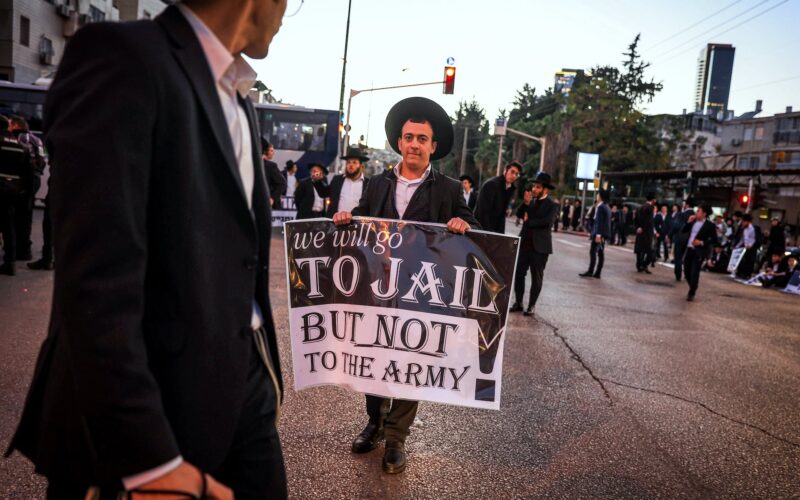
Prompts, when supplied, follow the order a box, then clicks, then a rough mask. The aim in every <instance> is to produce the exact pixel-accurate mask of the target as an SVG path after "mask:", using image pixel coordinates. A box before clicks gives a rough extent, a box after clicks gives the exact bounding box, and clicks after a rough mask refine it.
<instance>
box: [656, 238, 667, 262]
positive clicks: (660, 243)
mask: <svg viewBox="0 0 800 500" xmlns="http://www.w3.org/2000/svg"><path fill="white" fill-rule="evenodd" d="M662 248H663V249H664V260H668V259H669V244H667V237H666V236H660V237H658V238H657V239H656V259H660V258H661V249H662Z"/></svg>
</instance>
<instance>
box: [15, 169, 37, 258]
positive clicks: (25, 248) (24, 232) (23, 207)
mask: <svg viewBox="0 0 800 500" xmlns="http://www.w3.org/2000/svg"><path fill="white" fill-rule="evenodd" d="M41 185H42V180H41V179H40V178H39V176H38V175H37V176H34V177H33V179H32V180H31V183H30V185H29V186H28V189H27V190H26V191H25V193H23V194H22V195H21V196H19V197H18V198H17V203H16V205H17V206H16V213H15V214H14V224H15V226H16V231H17V255H18V256H22V255H25V256H29V255H30V253H31V245H32V244H33V242H32V241H31V229H32V226H33V201H34V197H35V196H36V193H37V191H39V188H40V187H41Z"/></svg>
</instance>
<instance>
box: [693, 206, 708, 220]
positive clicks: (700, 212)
mask: <svg viewBox="0 0 800 500" xmlns="http://www.w3.org/2000/svg"><path fill="white" fill-rule="evenodd" d="M694 214H695V220H705V218H706V212H705V211H704V210H703V209H702V208H700V207H697V211H695V213H694Z"/></svg>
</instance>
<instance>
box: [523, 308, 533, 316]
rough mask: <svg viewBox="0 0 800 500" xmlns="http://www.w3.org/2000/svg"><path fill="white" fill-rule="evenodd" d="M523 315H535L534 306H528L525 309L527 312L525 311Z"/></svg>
mask: <svg viewBox="0 0 800 500" xmlns="http://www.w3.org/2000/svg"><path fill="white" fill-rule="evenodd" d="M522 315H523V316H533V306H528V308H527V309H525V312H523V313H522Z"/></svg>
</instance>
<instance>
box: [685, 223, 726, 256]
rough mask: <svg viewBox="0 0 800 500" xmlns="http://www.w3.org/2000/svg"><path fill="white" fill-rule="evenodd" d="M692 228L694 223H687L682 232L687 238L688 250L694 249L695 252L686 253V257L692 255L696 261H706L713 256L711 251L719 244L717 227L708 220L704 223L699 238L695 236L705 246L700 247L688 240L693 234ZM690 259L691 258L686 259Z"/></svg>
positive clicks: (698, 234)
mask: <svg viewBox="0 0 800 500" xmlns="http://www.w3.org/2000/svg"><path fill="white" fill-rule="evenodd" d="M692 226H694V222H687V223H686V224H685V225H684V226H683V229H681V231H682V232H683V234H684V236H685V237H686V238H687V247H686V248H687V249H690V248H694V252H686V255H687V256H688V255H690V254H692V256H693V257H694V258H696V259H700V260H705V259H707V258H708V256H709V255H710V254H711V251H712V250H713V249H714V245H715V244H716V243H717V241H718V240H717V226H715V225H714V223H713V222H711V221H709V220H706V221H703V225H702V227H700V231H698V232H697V236H695V239H696V240H700V241H702V242H703V244H702V245H701V246H699V247H694V246H693V244H692V241H688V238H690V237H691V234H692ZM686 258H690V257H686Z"/></svg>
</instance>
